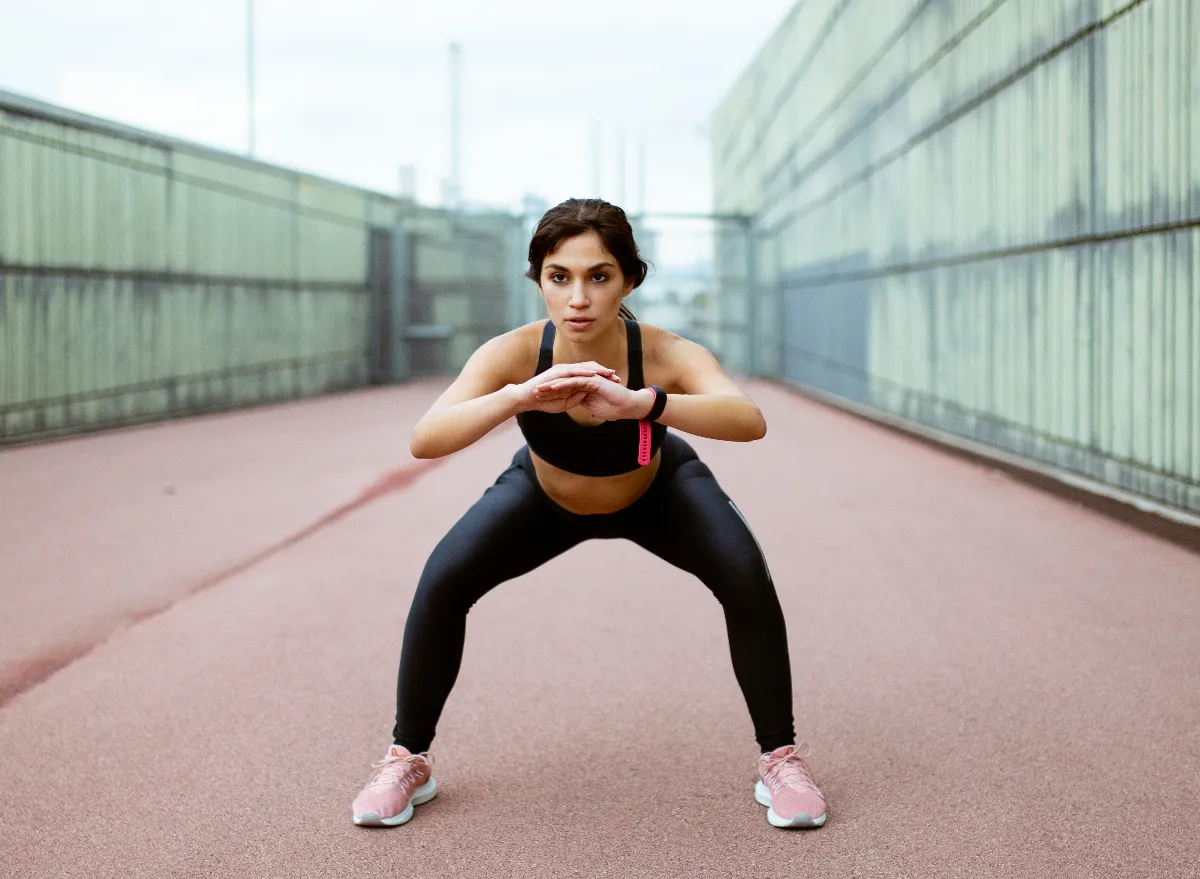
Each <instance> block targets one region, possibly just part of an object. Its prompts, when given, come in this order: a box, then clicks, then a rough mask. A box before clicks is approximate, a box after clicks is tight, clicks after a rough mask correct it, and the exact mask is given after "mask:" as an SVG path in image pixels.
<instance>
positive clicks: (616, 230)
mask: <svg viewBox="0 0 1200 879" xmlns="http://www.w3.org/2000/svg"><path fill="white" fill-rule="evenodd" d="M528 276H529V278H530V279H532V280H533V281H534V282H536V283H537V284H538V287H539V288H540V290H541V293H542V298H543V299H544V300H545V302H546V308H547V310H548V311H549V314H550V319H549V321H545V322H543V321H538V322H536V323H532V324H529V325H527V326H524V327H521V328H520V329H517V330H513V331H512V332H509V333H506V334H504V335H502V336H498V337H497V338H494V339H492V340H490V341H488V342H487V343H485V344H484V345H483V346H481V347H480V348H479V350H478V351H476V352H475V353H474V354H473V355H472V356H471V358H470V360H468V361H467V364H466V365H465V366H464V367H463V370H462V372H461V374H460V375H459V376H458V378H457V379H456V380H455V382H454V383H453V384H452V385H451V386H450V387H449V388H448V389H447V390H446V392H445V393H444V394H442V395H441V397H439V398H438V400H437V401H436V402H435V403H434V404H433V406H432V407H431V408H430V409H429V411H428V412H427V413H426V414H425V416H424V417H422V419H421V420H420V421H419V422H418V423H417V426H416V427H415V428H414V429H413V437H412V452H413V454H414V455H415V456H416V457H418V458H436V457H440V456H442V455H449V454H451V453H453V452H457V451H458V450H459V449H463V448H465V447H467V446H469V445H470V444H471V443H473V442H475V441H476V440H478V439H480V438H481V437H482V436H484V435H485V434H486V433H488V432H489V431H490V430H492V429H493V428H495V427H496V426H497V425H499V424H501V423H503V422H505V421H507V420H508V419H509V418H512V417H514V416H515V417H516V419H517V422H518V424H519V425H520V428H521V431H522V433H524V435H525V439H526V442H527V443H528V445H526V446H523V447H522V448H521V449H520V450H519V451H518V452H517V454H516V455H515V456H514V457H513V460H512V465H511V466H510V467H509V468H508V469H507V470H505V471H504V472H503V473H501V474H500V477H499V478H498V479H497V480H496V482H495V484H494V485H492V486H491V487H490V488H488V489H487V491H486V492H484V494H483V496H482V497H481V498H480V499H479V500H478V501H477V502H476V503H475V505H474V506H472V507H471V509H469V510H468V511H467V513H466V514H465V515H464V516H463V517H462V518H461V519H460V520H459V521H458V522H457V523H456V524H455V525H454V527H453V528H451V529H450V532H449V533H448V534H447V535H446V536H445V537H444V538H443V539H442V541H441V542H440V543H439V544H438V546H437V548H436V549H435V550H434V551H433V554H432V555H431V556H430V558H429V560H428V562H426V565H425V569H424V571H423V573H422V574H421V579H420V582H419V584H418V586H417V591H416V594H415V596H414V597H413V603H412V608H411V610H410V612H409V616H408V622H407V624H406V626H405V630H404V644H403V647H402V649H401V656H400V675H399V683H398V687H397V699H396V702H397V704H396V726H395V729H394V730H393V741H394V742H395V744H393V745H392V746H391V747H390V748H389V750H388V753H387V755H386V756H384V758H383V760H381V761H380V762H378V763H375V764H374V769H375V772H374V774H373V775H372V777H371V779H370V780H369V781H368V782H367V785H366V787H365V788H364V789H363V791H362V793H360V794H359V795H358V798H357V799H355V801H354V805H353V816H354V822H355V823H356V824H366V825H385V826H396V825H399V824H403V823H405V822H406V821H408V820H409V819H410V818H411V817H412V814H413V806H414V805H420V804H421V803H424V802H428V801H429V800H431V799H433V797H434V796H435V795H436V793H437V783H436V781H434V779H433V775H432V758H431V757H430V755H429V753H428V749H429V747H430V744H431V743H432V741H433V736H434V729H435V727H436V725H437V721H438V718H439V716H440V715H441V712H442V707H443V706H444V705H445V702H446V699H447V697H448V696H449V694H450V689H451V687H452V686H453V685H454V681H455V678H456V677H457V675H458V670H459V665H460V663H461V661H462V653H463V638H464V634H465V630H466V617H467V612H468V611H469V610H470V609H471V606H472V605H474V604H475V602H476V601H478V600H479V599H480V598H482V597H483V596H484V595H485V594H486V593H487V592H488V591H489V590H491V589H492V588H493V587H494V586H496V585H498V584H500V583H502V582H504V581H505V580H509V579H512V578H513V577H517V576H520V575H521V574H524V573H527V572H529V571H531V570H533V569H534V568H536V567H538V566H539V565H541V564H542V563H544V562H546V561H549V560H550V559H551V558H554V557H555V556H557V555H559V554H560V553H563V552H565V551H566V550H568V549H570V548H571V547H572V546H575V545H576V544H578V543H580V542H582V541H584V540H587V539H589V538H595V537H626V538H628V539H629V540H632V541H633V542H635V543H637V544H639V545H641V546H643V547H645V548H646V549H647V550H649V551H650V552H652V553H654V554H655V555H657V556H659V557H660V558H662V559H664V560H665V561H667V562H669V563H671V564H673V565H675V566H677V567H679V568H682V569H683V570H685V571H688V572H690V573H692V574H695V575H696V576H697V577H699V578H700V580H702V581H703V582H704V584H705V585H706V586H708V588H709V589H711V590H712V591H713V593H714V594H715V595H716V597H717V599H718V600H719V601H720V602H721V605H722V607H723V609H724V612H725V622H726V628H727V630H728V634H729V645H730V651H731V653H732V657H733V668H734V673H735V675H736V677H737V680H738V683H739V685H740V686H741V689H742V693H743V695H744V696H745V699H746V704H747V706H748V708H749V710H750V716H751V719H752V721H753V723H754V731H755V736H756V737H757V739H758V743H759V745H760V747H761V749H762V757H761V758H760V760H759V764H758V771H759V780H758V782H757V783H756V785H755V799H756V800H758V802H759V803H762V804H763V805H765V806H767V807H768V810H767V819H768V821H770V823H771V824H773V825H775V826H776V827H819V826H821V825H822V824H824V822H825V801H824V798H823V797H822V795H821V792H820V791H819V790H818V789H817V785H816V783H815V782H814V781H813V778H812V773H811V771H810V770H809V767H808V765H807V763H806V762H805V759H804V758H805V756H806V753H805V752H804V751H802V750H800V749H798V748H797V747H796V746H795V732H794V730H793V721H792V689H791V671H790V665H789V659H788V647H787V633H786V630H785V627H784V620H783V613H782V612H781V610H780V607H779V600H778V598H777V597H776V594H775V587H774V585H773V584H772V582H771V575H770V573H769V571H768V569H767V563H766V560H765V559H764V558H763V555H762V552H761V550H760V549H759V547H758V543H757V541H756V540H755V538H754V535H753V534H752V533H751V532H750V528H749V526H748V525H747V524H746V521H745V520H744V519H743V518H742V515H741V513H740V512H739V511H738V509H737V507H736V506H734V504H733V502H732V501H731V500H730V499H729V498H728V496H726V494H725V493H724V492H723V491H722V490H721V487H720V486H719V485H718V484H717V481H716V479H714V478H713V475H712V472H711V471H710V470H709V469H708V467H707V466H705V464H704V463H702V462H701V461H700V459H699V458H698V457H697V456H696V453H695V452H694V451H693V450H692V448H691V447H690V446H689V445H688V444H687V443H685V442H684V441H683V440H682V439H680V438H679V437H677V436H676V435H674V434H668V433H667V428H668V427H673V428H675V429H676V430H678V431H683V432H685V433H691V434H696V435H697V436H706V437H711V438H713V439H722V440H732V441H735V442H748V441H750V440H756V439H761V438H762V437H763V435H764V434H765V433H766V423H765V421H764V420H763V416H762V413H761V412H760V411H759V409H758V407H757V406H756V405H755V404H754V402H753V401H752V400H750V398H749V397H747V396H746V395H745V394H744V393H743V392H742V391H741V390H740V389H739V388H738V386H737V385H736V384H735V383H734V382H733V381H732V380H730V379H729V378H728V377H727V376H726V375H725V374H724V372H722V370H721V367H720V366H719V365H718V364H717V361H716V359H715V358H714V357H713V356H712V355H711V354H709V353H708V352H707V351H706V350H705V349H704V348H702V347H701V346H699V345H697V344H695V343H693V342H690V341H687V340H685V339H681V338H680V337H678V336H675V335H672V334H671V333H667V332H664V331H663V330H660V329H656V328H654V327H650V326H643V325H639V324H637V323H636V322H634V321H633V320H632V319H631V318H632V315H631V314H630V313H629V311H628V310H627V309H626V308H625V307H624V305H623V304H622V300H624V298H625V297H626V296H628V295H629V293H630V292H631V291H632V290H633V289H634V288H635V287H637V286H638V285H639V284H641V283H642V281H643V280H644V279H645V277H646V263H645V262H644V261H643V260H642V259H641V257H640V255H639V253H638V249H637V244H636V243H635V242H634V239H633V231H632V229H631V228H630V225H629V222H628V220H627V219H626V217H625V212H624V211H622V210H621V209H620V208H619V207H616V206H615V205H611V204H608V203H607V202H604V201H600V200H594V199H589V200H578V199H571V200H570V201H567V202H564V203H563V204H561V205H559V206H558V207H555V208H553V209H551V210H550V211H548V212H547V213H546V215H545V216H544V217H542V219H541V221H540V222H539V223H538V226H537V229H536V231H535V232H534V235H533V240H532V241H531V242H530V245H529V271H528ZM535 364H536V368H535V367H534V365H535Z"/></svg>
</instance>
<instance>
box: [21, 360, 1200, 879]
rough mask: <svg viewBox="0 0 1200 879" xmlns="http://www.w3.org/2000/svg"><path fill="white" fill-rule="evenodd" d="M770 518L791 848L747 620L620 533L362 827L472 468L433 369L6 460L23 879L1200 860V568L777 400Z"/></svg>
mask: <svg viewBox="0 0 1200 879" xmlns="http://www.w3.org/2000/svg"><path fill="white" fill-rule="evenodd" d="M750 387H751V391H752V393H753V394H754V396H755V397H756V399H758V400H759V402H760V403H761V404H762V406H763V409H764V411H765V412H766V415H767V419H768V422H769V424H770V433H769V435H768V436H767V438H766V439H765V440H763V441H762V442H760V443H757V444H755V445H753V446H744V445H735V444H721V443H715V442H711V441H705V440H695V441H694V443H695V445H696V446H697V448H698V449H699V451H700V452H701V454H702V455H703V456H704V457H705V459H706V460H707V461H708V462H709V463H710V465H711V466H712V468H713V470H714V471H715V472H716V474H717V476H718V478H719V479H720V480H721V481H722V483H723V484H724V485H725V487H726V489H727V491H729V492H730V494H731V495H732V496H733V497H734V498H735V499H736V500H737V502H738V504H739V506H740V507H741V508H742V510H743V512H744V513H745V514H746V516H747V518H748V519H749V520H750V522H751V523H752V525H753V526H754V527H755V530H756V532H757V535H758V538H759V540H760V542H761V543H762V544H763V547H764V550H765V551H766V553H767V556H768V558H769V560H770V562H771V565H772V568H773V572H774V577H775V581H776V584H777V586H778V588H779V591H780V596H781V600H782V602H783V605H784V610H785V613H786V615H787V618H788V625H789V634H790V638H791V644H792V658H793V678H794V681H795V691H796V708H797V717H798V726H799V729H800V730H801V733H802V735H803V737H804V738H805V739H806V740H808V741H809V742H810V743H811V745H812V748H813V751H814V757H813V761H812V762H813V765H814V769H815V771H816V774H817V777H818V779H819V780H820V781H821V783H822V786H823V788H824V790H825V792H826V794H827V796H828V799H829V803H830V818H829V823H828V824H827V825H826V827H825V828H824V829H821V830H818V831H812V832H785V831H778V830H775V829H774V828H771V827H770V826H768V825H767V823H766V820H765V817H764V814H763V813H764V810H763V809H762V807H760V806H758V805H757V804H755V803H754V801H753V799H752V796H751V793H752V784H753V770H754V762H755V757H756V749H755V746H754V741H753V737H752V733H751V729H750V723H749V719H748V717H747V715H746V712H745V708H744V706H743V703H742V701H741V696H740V694H739V692H738V690H737V686H736V684H735V682H734V679H733V674H732V671H731V669H730V666H729V660H728V654H727V651H726V645H725V636H724V628H723V625H722V621H721V615H720V608H719V605H718V604H717V603H716V602H715V601H714V600H713V599H712V598H711V597H710V596H709V594H708V593H707V592H706V591H705V590H704V588H703V586H701V585H700V584H699V583H698V582H697V581H695V580H693V579H692V578H691V577H689V576H688V575H686V574H683V573H681V572H679V571H676V570H674V569H672V568H670V567H668V566H667V565H665V564H664V563H662V562H660V561H659V560H657V559H655V558H653V557H651V556H649V555H646V554H644V553H642V552H641V551H640V550H638V549H637V548H636V547H634V546H633V545H632V544H629V543H626V542H623V541H614V542H592V543H589V544H585V545H584V546H582V547H579V548H577V549H576V550H573V551H572V552H570V553H568V554H567V555H565V556H563V557H561V558H559V559H556V560H555V561H553V562H551V563H550V564H548V565H546V566H545V567H544V568H542V569H540V570H539V571H536V572H534V573H533V574H531V575H529V576H527V577H525V578H522V579H520V580H517V581H514V582H512V583H509V584H506V585H504V586H502V587H501V588H500V589H498V590H497V591H496V592H494V593H493V594H492V595H490V596H489V597H487V598H486V599H484V600H483V601H482V602H481V603H480V604H479V605H478V606H477V607H476V608H475V610H473V611H472V613H471V619H470V622H469V625H468V639H467V653H466V657H465V660H464V665H463V671H462V674H461V676H460V679H459V684H458V686H457V688H456V689H455V691H454V693H453V695H452V696H451V700H450V703H449V705H448V706H447V710H446V713H445V715H444V717H443V720H442V724H441V727H440V734H439V738H438V740H437V742H436V743H435V749H434V754H435V757H436V758H437V761H438V762H437V765H436V769H437V775H438V779H439V783H440V785H441V793H440V795H439V797H438V798H437V799H436V800H435V801H434V802H433V803H430V804H429V805H427V806H423V807H420V808H419V809H418V811H417V815H416V818H415V819H414V820H413V821H412V822H411V823H410V824H408V825H407V826H405V827H403V828H399V829H395V830H383V831H373V830H366V829H363V828H356V827H354V826H353V825H352V824H351V822H350V816H349V807H350V802H351V800H352V799H353V797H354V795H355V793H357V791H358V788H359V787H360V786H361V783H362V781H363V780H364V779H365V777H366V775H367V772H368V764H369V763H370V762H371V760H373V759H377V758H378V756H379V755H380V753H381V752H382V750H383V748H384V747H385V745H386V743H387V739H388V732H389V731H390V728H391V712H392V709H393V699H394V691H393V688H394V678H395V665H396V659H397V655H398V651H399V644H400V635H401V629H402V626H403V621H404V617H405V613H406V612H407V608H408V602H409V600H410V598H411V595H412V590H413V588H414V585H415V581H416V578H417V575H418V574H419V572H420V569H421V566H422V564H423V562H424V560H425V557H426V556H427V554H428V553H429V551H430V550H431V549H432V547H433V546H434V544H435V543H436V542H437V540H438V539H439V538H440V537H441V535H442V534H443V533H444V532H445V530H446V529H447V528H448V527H449V526H450V525H451V524H452V523H453V522H454V520H455V519H456V518H457V517H458V516H459V515H460V514H461V513H462V511H463V510H465V509H466V507H467V506H468V505H469V504H470V503H471V502H472V501H473V499H474V498H476V497H477V496H478V495H479V494H480V492H481V491H482V490H483V489H484V488H485V487H486V486H487V485H488V484H489V483H490V481H491V480H492V479H493V478H494V477H495V475H496V474H497V473H498V472H499V470H500V469H502V468H503V466H505V464H506V463H507V461H508V459H509V457H510V456H511V454H512V452H513V450H514V449H515V448H516V446H517V444H518V443H519V442H520V437H519V434H518V433H516V431H515V430H513V429H511V428H506V429H501V430H498V431H497V432H495V433H494V434H493V435H492V436H489V437H488V438H486V439H485V440H484V441H482V442H481V443H479V444H478V445H476V446H474V447H472V448H471V449H468V450H466V451H464V452H462V453H460V454H458V455H456V456H453V457H452V458H451V459H449V460H448V461H445V462H443V463H441V464H440V466H433V467H429V466H426V465H424V463H423V462H415V461H412V460H411V459H410V458H409V457H408V454H407V439H408V430H409V428H410V427H411V425H412V424H413V422H414V421H415V419H416V418H417V417H419V415H420V413H421V412H422V411H423V410H424V408H425V406H427V405H428V403H429V402H430V401H431V400H432V399H433V398H434V396H435V395H436V394H437V392H438V390H439V388H440V386H439V385H436V384H418V385H411V386H407V387H404V388H394V389H387V390H377V391H368V392H363V393H358V394H352V395H347V396H344V397H338V398H329V399H322V400H313V401H307V402H303V403H298V404H295V405H289V406H282V407H275V408H269V409H261V410H257V411H251V412H242V413H237V414H232V415H224V416H218V417H212V418H205V419H197V420H192V421H181V422H175V423H171V424H166V425H161V426H156V427H151V428H143V429H137V430H131V431H124V432H117V433H112V434H107V435H101V436H93V437H87V438H81V439H74V440H69V441H64V442H58V443H53V444H48V445H42V446H35V447H27V448H19V449H11V450H7V451H4V452H0V546H2V547H3V552H2V555H0V600H2V601H3V605H2V606H3V609H4V616H3V628H2V629H0V631H2V633H3V638H2V639H0V697H2V699H3V701H4V704H3V707H0V770H2V772H3V775H2V779H3V785H2V786H0V826H2V827H3V833H2V834H0V875H4V876H10V875H11V876H14V877H42V876H47V877H49V876H53V877H74V876H87V877H107V876H113V877H118V876H119V877H130V876H155V877H161V876H233V877H242V876H247V877H250V876H255V877H257V876H262V877H267V876H271V877H275V876H289V877H292V876H294V877H309V876H313V877H316V876H322V877H324V876H330V877H332V876H356V877H357V876H362V877H375V876H378V877H384V876H387V877H394V876H398V875H401V876H420V877H426V876H430V877H433V876H438V877H440V876H455V877H461V876H481V877H483V876H486V877H493V876H514V877H518V876H519V877H526V876H531V877H540V876H614V877H616V876H620V877H626V876H655V877H675V876H678V877H684V876H755V877H758V876H764V877H775V876H779V877H782V876H819V877H825V879H838V877H876V876H878V877H898V876H914V877H943V876H944V877H974V876H981V877H982V876H987V877H994V876H1006V877H1007V876H1011V877H1041V876H1048V877H1049V876H1053V877H1089V879H1091V877H1095V876H1101V875H1102V876H1105V877H1118V876H1130V877H1133V876H1138V877H1141V876H1162V877H1179V876H1195V875H1200V873H1198V868H1197V867H1196V863H1197V861H1198V860H1200V808H1198V806H1197V803H1198V802H1200V724H1198V723H1197V720H1198V719H1200V637H1198V636H1197V632H1200V557H1197V556H1195V555H1192V554H1189V553H1188V552H1186V551H1185V550H1183V549H1180V548H1178V547H1176V546H1173V545H1171V544H1168V543H1165V542H1162V541H1159V540H1157V539H1155V538H1153V537H1150V536H1147V535H1145V534H1142V533H1140V532H1137V531H1134V530H1132V529H1130V528H1128V527H1126V526H1124V525H1121V524H1118V523H1115V522H1113V521H1110V520H1108V519H1105V518H1103V517H1101V516H1099V515H1097V514H1095V513H1092V512H1090V511H1087V510H1085V509H1082V508H1080V507H1077V506H1075V505H1073V504H1069V503H1066V502H1064V501H1061V500H1059V499H1057V498H1054V497H1051V496H1048V495H1045V494H1042V493H1040V492H1038V491H1036V490H1034V489H1031V488H1028V487H1026V486H1023V485H1020V484H1018V483H1014V482H1012V481H1010V480H1008V479H1005V478H1003V477H1000V476H997V475H995V474H993V473H991V472H990V471H989V470H987V469H986V468H983V467H980V466H977V465H974V464H971V463H967V462H964V461H962V460H959V459H957V458H954V457H952V456H949V455H945V454H942V453H940V452H938V451H937V450H935V449H931V448H929V447H928V446H925V445H923V444H921V443H919V442H916V441H912V440H908V439H906V438H903V437H899V436H897V435H895V434H894V433H891V432H889V431H886V430H883V429H881V428H877V427H874V426H872V425H869V424H866V423H863V422H861V421H859V420H856V419H854V418H852V417H850V416H847V415H845V414H842V413H840V412H837V411H834V410H830V409H828V408H825V407H822V406H820V405H818V404H815V403H813V402H811V401H808V400H805V399H803V398H801V397H797V396H795V395H793V394H790V393H788V392H786V391H784V390H782V389H779V388H776V387H773V386H769V385H751V386H750Z"/></svg>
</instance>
